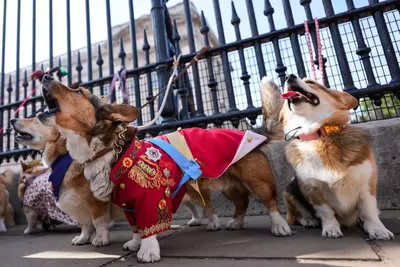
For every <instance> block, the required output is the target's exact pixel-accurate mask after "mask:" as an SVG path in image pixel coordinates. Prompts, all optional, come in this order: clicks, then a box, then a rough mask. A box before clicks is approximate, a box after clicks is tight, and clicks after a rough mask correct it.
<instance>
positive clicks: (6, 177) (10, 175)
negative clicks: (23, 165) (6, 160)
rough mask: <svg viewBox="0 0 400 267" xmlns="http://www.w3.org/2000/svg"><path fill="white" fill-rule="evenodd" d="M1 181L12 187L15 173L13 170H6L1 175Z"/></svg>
mask: <svg viewBox="0 0 400 267" xmlns="http://www.w3.org/2000/svg"><path fill="white" fill-rule="evenodd" d="M0 180H1V181H2V182H3V183H4V184H6V185H11V184H12V182H13V180H14V172H13V171H12V170H11V169H8V170H6V171H5V172H3V173H2V174H0Z"/></svg>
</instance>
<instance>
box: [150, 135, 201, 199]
mask: <svg viewBox="0 0 400 267" xmlns="http://www.w3.org/2000/svg"><path fill="white" fill-rule="evenodd" d="M148 141H149V142H150V143H152V144H154V145H156V146H158V147H160V148H161V149H162V150H164V152H165V153H167V154H168V155H169V156H170V157H171V158H172V159H173V160H174V161H175V163H176V164H177V165H178V166H179V168H181V169H182V171H183V176H182V179H181V180H180V182H179V184H178V186H177V187H176V189H175V191H174V192H173V193H172V198H174V197H175V196H176V194H177V193H178V192H179V189H180V188H181V187H182V185H184V184H185V183H186V182H187V181H188V180H189V179H193V180H196V179H198V178H199V177H200V176H201V173H202V172H201V170H200V165H199V164H197V162H196V161H194V160H192V159H191V160H189V159H187V158H186V157H185V156H184V155H182V153H181V152H179V151H178V150H177V149H176V148H175V147H173V146H172V145H171V144H169V143H168V142H166V141H164V140H162V139H160V138H153V139H150V140H148Z"/></svg>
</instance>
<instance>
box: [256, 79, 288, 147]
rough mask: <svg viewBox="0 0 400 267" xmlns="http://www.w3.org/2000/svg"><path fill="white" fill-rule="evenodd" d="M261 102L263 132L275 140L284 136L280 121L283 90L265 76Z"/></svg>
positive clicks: (262, 84) (262, 83)
mask: <svg viewBox="0 0 400 267" xmlns="http://www.w3.org/2000/svg"><path fill="white" fill-rule="evenodd" d="M260 91H261V103H262V116H263V124H262V134H263V135H265V136H267V137H268V138H270V139H273V140H281V139H282V138H283V129H282V123H281V122H280V121H279V114H280V112H281V109H282V106H283V99H282V98H281V90H280V89H279V87H278V85H277V84H276V83H275V82H274V81H273V80H272V79H270V78H268V77H264V78H262V80H261V89H260Z"/></svg>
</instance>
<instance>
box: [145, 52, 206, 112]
mask: <svg viewBox="0 0 400 267" xmlns="http://www.w3.org/2000/svg"><path fill="white" fill-rule="evenodd" d="M209 49H210V46H205V47H203V48H202V49H201V50H200V51H199V53H197V55H196V56H195V57H194V58H193V59H192V60H191V61H190V62H189V64H188V65H187V66H186V67H185V68H184V69H183V70H182V71H180V72H179V73H178V74H177V75H176V77H175V78H174V79H173V81H172V82H173V83H174V82H175V81H176V80H178V79H179V78H180V77H181V76H182V75H183V74H184V73H185V72H187V70H188V69H189V68H190V67H191V66H192V65H193V64H194V63H196V62H197V61H199V58H200V57H202V56H203V55H204V54H205V53H206V52H207V51H208V50H209ZM180 57H181V55H179V56H178V59H177V60H178V63H175V62H176V60H175V61H174V62H173V63H172V64H173V66H174V67H175V65H176V67H178V66H179V60H180ZM174 71H175V72H177V68H176V70H175V69H174ZM167 87H168V86H166V87H164V89H162V90H160V91H159V92H158V93H157V94H156V95H154V96H153V97H152V98H151V99H150V100H149V101H147V102H146V103H145V104H143V105H142V106H141V107H140V109H142V108H144V107H145V106H147V105H148V104H150V103H151V102H153V101H154V99H156V97H157V96H159V95H160V94H161V93H162V92H164V91H165V90H166V89H167Z"/></svg>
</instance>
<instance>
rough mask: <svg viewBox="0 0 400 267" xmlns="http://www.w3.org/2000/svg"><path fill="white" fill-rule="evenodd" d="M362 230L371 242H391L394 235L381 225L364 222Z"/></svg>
mask: <svg viewBox="0 0 400 267" xmlns="http://www.w3.org/2000/svg"><path fill="white" fill-rule="evenodd" d="M364 229H365V231H366V232H367V233H368V235H369V238H370V239H372V240H391V239H394V235H393V233H392V232H390V231H389V230H388V229H386V227H385V226H384V225H383V224H382V223H376V222H367V221H366V222H364Z"/></svg>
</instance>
